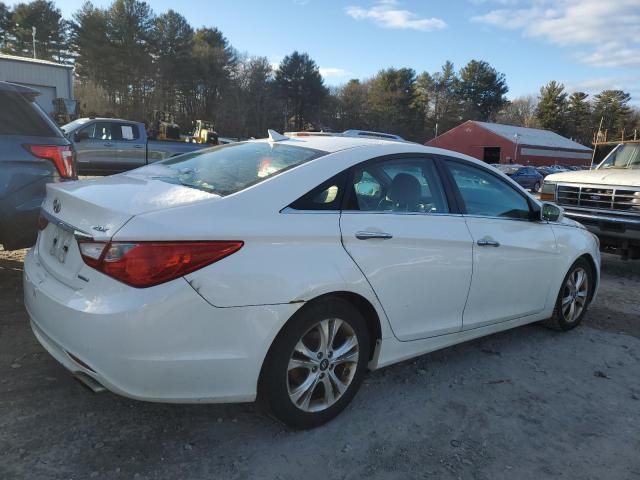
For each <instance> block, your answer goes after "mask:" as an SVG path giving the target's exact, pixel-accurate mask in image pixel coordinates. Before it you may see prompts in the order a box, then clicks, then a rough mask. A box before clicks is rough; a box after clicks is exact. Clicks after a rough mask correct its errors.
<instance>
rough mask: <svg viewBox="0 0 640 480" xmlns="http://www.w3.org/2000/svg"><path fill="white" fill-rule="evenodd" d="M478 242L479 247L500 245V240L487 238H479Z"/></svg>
mask: <svg viewBox="0 0 640 480" xmlns="http://www.w3.org/2000/svg"><path fill="white" fill-rule="evenodd" d="M476 243H477V244H478V246H479V247H499V246H500V242H496V241H495V240H489V239H486V238H483V239H481V240H478V241H477V242H476Z"/></svg>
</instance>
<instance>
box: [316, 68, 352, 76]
mask: <svg viewBox="0 0 640 480" xmlns="http://www.w3.org/2000/svg"><path fill="white" fill-rule="evenodd" d="M319 70H320V75H322V76H323V77H324V78H329V77H345V76H347V75H350V73H349V72H347V71H346V70H345V69H344V68H335V67H320V69H319Z"/></svg>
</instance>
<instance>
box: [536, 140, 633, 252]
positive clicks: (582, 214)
mask: <svg viewBox="0 0 640 480" xmlns="http://www.w3.org/2000/svg"><path fill="white" fill-rule="evenodd" d="M541 198H542V199H543V200H550V201H555V202H557V203H558V204H559V205H561V206H562V207H563V208H564V209H565V210H566V215H567V216H568V217H570V218H573V219H575V220H577V221H579V222H580V223H582V224H583V225H584V226H585V227H587V228H588V229H589V230H590V231H592V232H593V233H594V234H596V235H597V236H598V238H599V239H600V245H601V248H602V249H603V250H605V251H613V252H617V253H619V254H620V255H622V257H623V258H631V259H640V144H638V143H633V142H631V143H627V144H620V145H618V146H617V147H615V148H614V149H613V150H612V151H611V153H610V154H609V155H608V156H607V157H605V159H604V160H603V161H602V162H601V163H600V164H599V165H598V166H597V167H596V168H595V169H593V170H579V171H568V172H564V173H557V174H554V175H549V176H548V177H546V178H545V180H544V184H543V186H542V193H541Z"/></svg>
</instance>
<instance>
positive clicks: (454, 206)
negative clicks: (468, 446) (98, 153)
mask: <svg viewBox="0 0 640 480" xmlns="http://www.w3.org/2000/svg"><path fill="white" fill-rule="evenodd" d="M319 213H322V215H319ZM47 222H48V223H47ZM42 226H43V229H42V231H41V232H40V236H39V240H38V243H37V245H36V246H35V247H34V248H33V249H32V250H30V252H29V253H28V255H27V257H26V260H25V268H24V296H25V304H26V308H27V311H28V312H29V315H30V317H31V325H32V328H33V331H34V333H35V335H36V337H37V338H38V340H39V341H40V342H41V343H42V345H43V346H44V347H45V348H46V349H47V350H48V351H49V352H50V353H51V354H52V355H53V356H54V357H55V358H56V359H57V360H58V361H59V362H61V363H62V364H63V365H64V366H65V367H66V368H67V369H69V370H70V371H71V372H73V373H74V374H75V375H76V376H77V377H79V378H80V379H82V380H83V381H84V382H85V383H87V384H88V385H89V386H90V387H91V388H94V389H100V388H102V386H103V387H106V388H107V389H109V390H111V391H113V392H116V393H119V394H121V395H125V396H128V397H131V398H136V399H142V400H151V401H157V402H193V403H203V402H246V401H253V400H254V399H255V398H256V396H260V397H261V398H262V399H263V400H264V403H265V404H266V405H267V407H268V408H270V409H271V411H272V413H273V414H274V415H275V416H276V417H277V418H279V419H280V420H281V421H283V422H285V423H286V424H288V425H290V426H292V427H295V428H310V427H314V426H317V425H320V424H322V423H324V422H327V421H329V420H330V419H332V418H333V417H335V416H336V415H338V413H340V412H341V411H342V410H343V409H344V408H345V407H346V406H347V405H348V404H349V402H350V401H351V399H352V398H353V397H354V395H355V394H356V392H357V390H358V388H359V386H360V384H361V383H362V380H363V378H364V375H365V373H366V371H367V370H368V369H377V368H380V367H383V366H386V365H390V364H393V363H396V362H399V361H403V360H406V359H409V358H412V357H415V356H417V355H421V354H424V353H426V352H430V351H433V350H436V349H440V348H445V347H448V346H450V345H453V344H456V343H460V342H464V341H467V340H470V339H472V338H476V337H480V336H484V335H489V334H492V333H495V332H498V331H501V330H506V329H509V328H513V327H517V326H520V325H524V324H528V323H531V322H536V321H544V322H545V324H546V325H549V326H551V327H553V328H556V329H558V330H569V329H571V328H574V327H575V326H577V325H578V324H579V323H580V321H581V320H582V318H583V316H584V314H585V312H586V310H587V307H588V306H589V303H590V302H591V300H592V299H593V298H594V295H595V293H596V290H597V285H598V278H599V271H600V270H599V266H600V257H599V252H598V248H597V240H596V239H595V237H594V236H593V235H591V234H590V233H589V232H588V231H587V230H585V229H584V228H582V227H581V226H580V225H579V224H577V223H576V222H574V221H572V220H566V219H563V217H562V209H561V208H559V207H557V206H555V205H553V204H549V203H540V202H538V201H537V200H536V199H535V198H534V197H533V196H531V195H530V194H528V193H527V192H526V191H525V190H524V189H523V188H522V187H520V186H519V185H518V184H516V183H515V182H513V181H512V180H510V179H509V178H507V177H505V176H504V175H502V174H500V173H499V172H497V171H496V170H495V169H493V168H491V167H489V166H487V165H486V164H484V163H482V162H480V161H479V160H476V159H473V158H471V157H468V156H465V155H461V154H459V153H455V152H448V151H446V150H441V149H436V148H431V147H426V146H423V145H418V144H415V143H407V142H401V141H387V140H380V139H377V138H376V139H372V138H368V137H346V136H342V135H341V136H336V137H331V136H306V137H305V136H298V137H296V138H288V137H285V136H282V135H278V134H275V132H273V133H272V134H271V135H270V139H268V140H267V139H264V140H257V141H250V142H242V143H236V144H231V145H226V146H221V147H214V148H211V149H208V150H203V151H200V152H193V153H191V154H187V155H181V156H179V157H176V158H170V159H167V160H164V161H162V162H160V163H157V164H154V165H149V166H147V167H143V168H141V169H137V170H134V171H131V172H127V173H124V174H122V175H115V176H112V177H107V178H97V179H92V180H86V181H81V182H74V183H72V184H69V185H61V186H55V187H50V188H49V190H48V196H47V199H46V200H45V203H44V206H43V221H42ZM398 388H400V387H398Z"/></svg>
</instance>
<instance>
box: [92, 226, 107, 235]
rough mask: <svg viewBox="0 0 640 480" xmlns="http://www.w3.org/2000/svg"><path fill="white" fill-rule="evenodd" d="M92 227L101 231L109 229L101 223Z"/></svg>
mask: <svg viewBox="0 0 640 480" xmlns="http://www.w3.org/2000/svg"><path fill="white" fill-rule="evenodd" d="M93 229H94V230H95V231H96V232H102V233H104V232H107V231H108V230H109V227H103V226H102V225H96V226H95V227H93Z"/></svg>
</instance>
